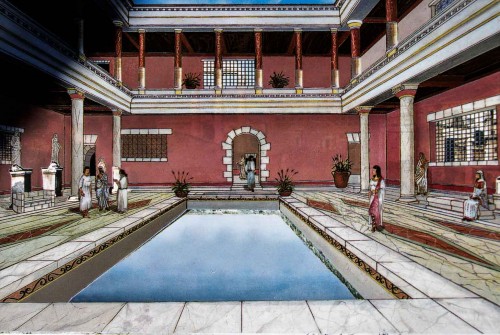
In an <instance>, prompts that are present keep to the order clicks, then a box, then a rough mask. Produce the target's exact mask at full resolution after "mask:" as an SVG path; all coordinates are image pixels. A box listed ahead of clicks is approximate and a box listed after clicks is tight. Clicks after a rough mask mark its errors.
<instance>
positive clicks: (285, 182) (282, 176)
mask: <svg viewBox="0 0 500 335" xmlns="http://www.w3.org/2000/svg"><path fill="white" fill-rule="evenodd" d="M297 173H298V172H297V171H295V170H294V169H291V170H290V169H286V170H283V169H281V170H279V171H278V178H274V179H275V180H276V181H277V182H278V185H276V189H277V191H278V193H279V194H280V195H281V196H283V197H286V196H289V195H290V194H292V191H293V188H294V187H295V184H294V182H293V180H292V177H293V176H295V175H296V174H297Z"/></svg>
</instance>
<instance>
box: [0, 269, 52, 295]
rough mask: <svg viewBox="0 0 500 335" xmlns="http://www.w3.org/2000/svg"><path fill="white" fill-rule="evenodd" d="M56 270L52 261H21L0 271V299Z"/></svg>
mask: <svg viewBox="0 0 500 335" xmlns="http://www.w3.org/2000/svg"><path fill="white" fill-rule="evenodd" d="M56 268H57V263H56V262H53V261H23V262H19V263H17V264H14V265H11V266H9V267H8V268H5V269H3V270H2V271H0V299H1V298H4V297H6V296H8V295H9V294H11V293H14V292H15V291H17V290H18V289H21V288H22V287H23V286H26V285H28V284H29V283H31V282H32V281H34V280H36V279H38V278H40V277H42V276H43V275H44V274H46V273H49V272H51V271H53V270H54V269H56Z"/></svg>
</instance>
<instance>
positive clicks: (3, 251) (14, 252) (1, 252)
mask: <svg viewBox="0 0 500 335" xmlns="http://www.w3.org/2000/svg"><path fill="white" fill-rule="evenodd" d="M65 240H67V237H66V236H53V235H46V236H39V237H36V238H32V239H28V240H24V241H23V242H22V243H15V244H11V245H9V246H5V247H3V248H0V269H4V268H7V267H8V266H11V265H13V264H15V263H17V262H20V261H21V260H25V259H27V258H29V257H31V256H34V255H36V254H37V252H40V251H44V250H48V249H50V248H53V247H55V246H57V245H59V244H61V243H62V242H64V241H65ZM0 278H1V277H0Z"/></svg>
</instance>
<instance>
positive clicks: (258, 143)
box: [222, 126, 271, 183]
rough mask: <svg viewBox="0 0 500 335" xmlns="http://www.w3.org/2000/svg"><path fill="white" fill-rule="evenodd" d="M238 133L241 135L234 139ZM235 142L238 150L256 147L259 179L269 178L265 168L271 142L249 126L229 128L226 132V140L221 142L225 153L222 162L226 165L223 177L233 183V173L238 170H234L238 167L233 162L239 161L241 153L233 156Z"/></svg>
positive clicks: (267, 162) (237, 172)
mask: <svg viewBox="0 0 500 335" xmlns="http://www.w3.org/2000/svg"><path fill="white" fill-rule="evenodd" d="M240 135H242V136H243V137H241V138H240V139H236V138H237V137H239V136H240ZM235 142H236V145H238V147H237V148H236V149H237V150H238V152H240V151H241V150H247V149H248V150H253V149H252V148H255V147H256V148H258V151H259V152H257V168H258V169H259V181H266V180H267V179H268V178H269V170H268V169H267V165H268V164H269V156H268V154H267V152H268V151H269V150H271V144H270V143H269V142H267V140H266V135H264V133H263V132H261V131H259V130H257V129H254V128H252V127H249V126H245V127H241V128H238V129H233V130H231V131H230V132H229V133H228V134H227V138H226V141H224V142H222V149H223V150H225V151H226V154H225V155H224V157H223V164H224V165H225V166H226V169H225V171H224V178H226V180H227V181H229V182H233V183H234V181H235V178H234V174H235V173H236V174H237V175H238V174H239V171H235V170H237V169H238V168H237V167H236V166H235V162H237V161H239V159H240V158H241V154H242V153H240V154H239V155H240V156H235V154H237V153H238V152H235V147H234V144H235ZM238 143H240V144H238ZM252 143H253V144H252ZM252 146H254V147H252ZM247 153H248V154H252V153H253V152H244V153H243V154H247Z"/></svg>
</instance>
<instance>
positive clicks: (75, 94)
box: [68, 88, 85, 100]
mask: <svg viewBox="0 0 500 335" xmlns="http://www.w3.org/2000/svg"><path fill="white" fill-rule="evenodd" d="M68 94H69V96H70V98H71V100H74V99H80V100H83V99H85V93H83V92H82V91H79V90H77V89H76V88H68Z"/></svg>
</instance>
